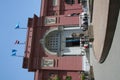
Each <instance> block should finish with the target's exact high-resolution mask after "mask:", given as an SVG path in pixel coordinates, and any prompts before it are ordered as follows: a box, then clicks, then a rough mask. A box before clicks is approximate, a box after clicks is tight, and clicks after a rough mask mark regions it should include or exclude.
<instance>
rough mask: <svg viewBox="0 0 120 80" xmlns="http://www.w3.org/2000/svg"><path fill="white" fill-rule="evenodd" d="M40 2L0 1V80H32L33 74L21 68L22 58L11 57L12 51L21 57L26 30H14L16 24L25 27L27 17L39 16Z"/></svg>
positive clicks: (25, 0)
mask: <svg viewBox="0 0 120 80" xmlns="http://www.w3.org/2000/svg"><path fill="white" fill-rule="evenodd" d="M40 2H41V0H0V80H33V79H34V73H33V72H28V70H27V69H23V68H22V62H23V58H22V57H12V56H10V55H11V54H12V52H11V51H12V49H16V50H17V54H18V55H21V56H23V55H24V49H25V45H15V44H14V43H15V41H16V40H20V41H21V42H25V41H26V31H27V30H26V29H24V30H15V29H14V28H15V26H16V24H18V23H19V25H20V27H24V28H26V27H27V20H28V17H33V15H34V14H37V15H38V16H39V13H40V4H41V3H40Z"/></svg>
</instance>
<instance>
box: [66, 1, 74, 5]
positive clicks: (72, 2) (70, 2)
mask: <svg viewBox="0 0 120 80" xmlns="http://www.w3.org/2000/svg"><path fill="white" fill-rule="evenodd" d="M65 2H66V3H67V4H74V3H75V0H65Z"/></svg>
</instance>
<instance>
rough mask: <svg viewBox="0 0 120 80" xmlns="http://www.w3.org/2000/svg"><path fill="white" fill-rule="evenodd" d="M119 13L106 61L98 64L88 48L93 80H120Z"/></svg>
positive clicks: (91, 49)
mask: <svg viewBox="0 0 120 80" xmlns="http://www.w3.org/2000/svg"><path fill="white" fill-rule="evenodd" d="M119 35H120V12H119V19H118V24H117V27H116V31H115V35H114V39H113V43H112V47H111V49H110V52H109V55H108V57H107V59H106V61H105V62H104V63H102V64H100V63H99V62H98V61H97V60H96V58H95V56H94V52H93V48H90V65H92V66H93V72H94V77H95V80H120V76H119V75H120V47H119V46H120V36H119Z"/></svg>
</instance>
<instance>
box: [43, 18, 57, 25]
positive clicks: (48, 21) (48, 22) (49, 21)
mask: <svg viewBox="0 0 120 80" xmlns="http://www.w3.org/2000/svg"><path fill="white" fill-rule="evenodd" d="M55 23H56V17H53V18H45V24H55Z"/></svg>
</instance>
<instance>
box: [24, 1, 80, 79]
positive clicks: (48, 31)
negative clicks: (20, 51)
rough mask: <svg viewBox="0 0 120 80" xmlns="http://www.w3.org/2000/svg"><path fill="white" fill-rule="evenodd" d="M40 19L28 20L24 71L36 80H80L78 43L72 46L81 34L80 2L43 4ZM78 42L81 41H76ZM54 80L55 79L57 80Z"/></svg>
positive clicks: (34, 17)
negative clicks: (31, 73) (76, 35)
mask: <svg viewBox="0 0 120 80" xmlns="http://www.w3.org/2000/svg"><path fill="white" fill-rule="evenodd" d="M41 1H42V2H41V12H40V17H38V16H36V15H34V16H33V18H29V19H28V31H27V40H26V48H25V55H24V58H23V68H25V69H28V71H31V72H35V77H34V80H48V79H51V80H53V79H54V77H55V76H56V75H57V76H58V77H59V79H60V80H65V79H66V77H67V76H71V78H72V80H80V76H79V75H80V73H79V72H80V71H81V70H82V56H81V53H80V50H79V43H78V42H74V43H71V42H70V40H73V36H72V34H73V33H77V34H80V33H82V32H81V31H80V30H79V24H80V22H79V14H80V13H81V12H82V6H81V4H80V0H41ZM75 40H78V39H75ZM54 80H55V79H54Z"/></svg>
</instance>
